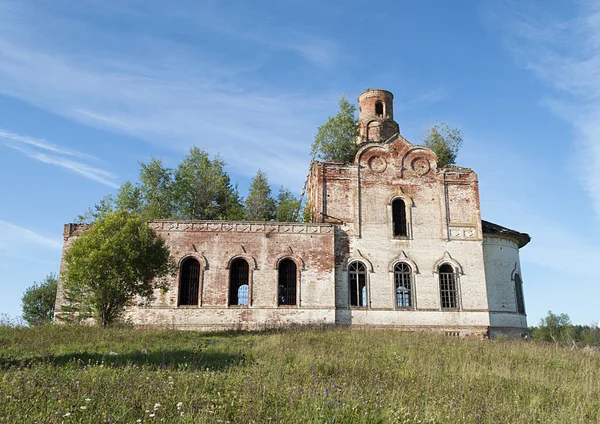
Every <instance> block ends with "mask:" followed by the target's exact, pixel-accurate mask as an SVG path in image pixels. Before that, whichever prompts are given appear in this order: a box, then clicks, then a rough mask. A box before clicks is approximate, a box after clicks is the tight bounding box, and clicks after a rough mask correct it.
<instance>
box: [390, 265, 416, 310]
mask: <svg viewBox="0 0 600 424" xmlns="http://www.w3.org/2000/svg"><path fill="white" fill-rule="evenodd" d="M411 279H412V270H411V269H410V265H408V264H407V263H405V262H398V263H397V264H396V266H394V285H395V288H396V306H397V307H399V308H403V307H404V308H405V307H410V306H412V281H411Z"/></svg>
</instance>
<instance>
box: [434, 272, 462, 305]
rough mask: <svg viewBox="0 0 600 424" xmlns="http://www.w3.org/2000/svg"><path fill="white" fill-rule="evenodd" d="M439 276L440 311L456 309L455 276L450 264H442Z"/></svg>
mask: <svg viewBox="0 0 600 424" xmlns="http://www.w3.org/2000/svg"><path fill="white" fill-rule="evenodd" d="M439 275H440V300H441V305H442V309H456V308H458V302H457V297H458V296H457V288H456V275H455V274H454V269H453V268H452V265H450V264H442V265H440V268H439Z"/></svg>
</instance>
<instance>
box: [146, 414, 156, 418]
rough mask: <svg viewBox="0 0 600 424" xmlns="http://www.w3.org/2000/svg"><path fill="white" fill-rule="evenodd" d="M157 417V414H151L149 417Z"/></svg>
mask: <svg viewBox="0 0 600 424" xmlns="http://www.w3.org/2000/svg"><path fill="white" fill-rule="evenodd" d="M155 415H156V414H150V415H148V416H149V417H153V416H155Z"/></svg>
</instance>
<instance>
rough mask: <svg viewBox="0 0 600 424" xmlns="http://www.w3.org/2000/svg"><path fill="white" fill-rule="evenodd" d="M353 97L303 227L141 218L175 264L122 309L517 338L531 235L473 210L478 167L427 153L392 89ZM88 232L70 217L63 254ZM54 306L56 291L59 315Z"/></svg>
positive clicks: (188, 319)
mask: <svg viewBox="0 0 600 424" xmlns="http://www.w3.org/2000/svg"><path fill="white" fill-rule="evenodd" d="M358 100H359V106H360V108H359V110H360V118H359V121H360V138H359V139H358V140H357V143H359V150H358V153H357V154H356V157H355V160H354V163H351V164H342V163H333V162H316V161H313V162H312V163H311V167H310V172H309V179H308V186H307V207H308V208H309V212H310V217H311V223H278V222H228V221H152V222H150V223H149V225H150V226H151V227H152V228H153V229H154V230H155V231H156V233H157V234H158V235H159V236H160V237H162V238H164V239H165V240H166V242H167V245H168V246H169V247H170V249H171V255H172V256H173V257H174V259H175V261H176V262H177V265H178V271H177V274H176V275H175V276H174V277H172V278H171V280H170V284H171V289H170V290H168V291H166V292H163V291H159V290H158V291H157V292H156V293H155V294H156V300H155V301H154V302H153V303H152V304H151V305H149V306H144V307H142V306H136V307H132V308H131V309H130V310H129V311H128V318H130V319H131V320H132V322H133V323H135V324H138V325H146V326H162V327H170V328H177V329H198V330H222V329H262V328H268V327H278V326H292V325H323V324H325V325H327V324H339V325H351V326H361V327H398V328H402V329H406V330H423V329H433V330H438V331H443V332H446V333H447V334H453V335H479V336H485V335H489V336H495V335H497V334H508V335H510V336H517V337H518V336H520V335H521V334H522V333H526V332H527V319H526V314H525V304H524V298H523V283H522V279H521V266H520V262H519V249H520V248H521V247H523V246H525V245H526V244H527V243H528V242H529V241H530V238H529V236H528V235H527V234H523V233H519V232H517V231H513V230H509V229H507V228H504V227H501V226H499V225H495V224H492V223H490V222H487V221H483V220H482V219H481V216H480V206H479V187H478V181H477V175H476V174H475V172H473V171H472V170H470V169H467V168H461V167H448V168H441V169H440V168H438V166H437V158H436V155H435V154H434V153H433V152H432V151H431V150H429V149H428V148H427V147H424V146H414V145H412V144H411V143H409V142H408V141H407V140H406V139H404V138H403V137H402V136H401V135H400V134H399V127H398V124H397V123H396V122H395V121H394V114H393V95H392V93H390V92H389V91H385V90H372V89H369V90H366V91H365V92H364V93H362V94H361V95H360V96H359V98H358ZM84 228H85V227H84V226H81V225H76V224H67V225H66V226H65V232H64V240H65V241H64V248H63V258H64V252H65V251H66V250H67V249H69V246H70V245H71V243H72V242H73V240H74V239H75V238H76V237H77V236H78V235H79V234H81V232H82V231H83V230H84ZM63 267H64V260H63V263H62V264H61V268H63ZM62 301H63V299H62V289H61V287H60V286H59V290H58V299H57V310H56V313H57V314H60V307H61V306H60V305H61V303H62Z"/></svg>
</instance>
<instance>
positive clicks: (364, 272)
mask: <svg viewBox="0 0 600 424" xmlns="http://www.w3.org/2000/svg"><path fill="white" fill-rule="evenodd" d="M355 264H356V266H357V267H362V270H358V269H357V270H351V269H350V268H351V267H352V266H353V265H355ZM353 274H354V275H356V299H357V302H356V303H357V304H356V305H353V304H352V291H353V290H352V278H351V277H352V275H353ZM346 275H347V278H348V307H349V308H356V309H368V308H369V305H370V302H369V284H368V277H367V275H368V271H367V266H366V265H365V264H364V262H362V261H360V260H353V261H352V262H350V263H349V264H348V266H347V267H346ZM360 276H362V277H363V278H364V292H365V294H364V299H361V294H362V290H363V289H361V288H360V287H361V284H360ZM361 300H364V302H361ZM361 303H364V305H361Z"/></svg>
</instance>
